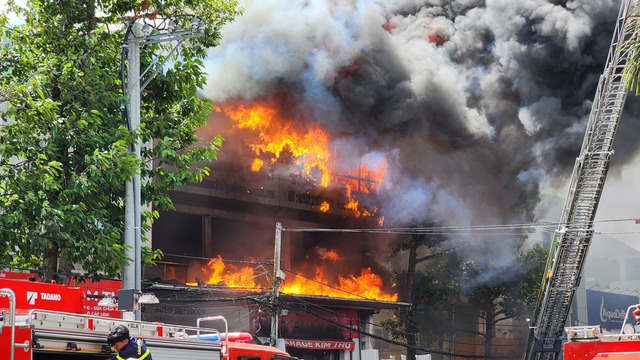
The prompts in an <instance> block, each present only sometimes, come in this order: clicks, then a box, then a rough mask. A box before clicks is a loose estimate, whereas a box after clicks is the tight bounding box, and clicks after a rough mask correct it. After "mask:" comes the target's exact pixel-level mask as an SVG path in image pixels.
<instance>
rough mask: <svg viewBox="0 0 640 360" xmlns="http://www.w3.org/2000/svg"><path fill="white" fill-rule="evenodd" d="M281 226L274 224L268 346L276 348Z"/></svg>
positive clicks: (282, 277)
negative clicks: (271, 297) (271, 296)
mask: <svg viewBox="0 0 640 360" xmlns="http://www.w3.org/2000/svg"><path fill="white" fill-rule="evenodd" d="M283 231H284V228H283V227H282V224H281V223H279V222H277V223H276V236H275V249H274V253H273V301H272V305H273V315H272V317H271V338H270V341H269V344H270V345H271V346H276V345H277V343H278V326H279V325H280V323H279V318H280V304H279V300H280V281H281V280H284V272H283V271H282V270H280V257H281V253H282V232H283Z"/></svg>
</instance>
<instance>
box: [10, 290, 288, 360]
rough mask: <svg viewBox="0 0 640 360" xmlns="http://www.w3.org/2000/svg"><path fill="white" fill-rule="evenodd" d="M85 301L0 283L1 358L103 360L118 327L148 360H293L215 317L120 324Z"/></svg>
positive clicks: (82, 295) (73, 294) (79, 295)
mask: <svg viewBox="0 0 640 360" xmlns="http://www.w3.org/2000/svg"><path fill="white" fill-rule="evenodd" d="M86 300H87V296H86V289H83V288H80V287H71V286H66V285H58V284H48V283H42V282H32V281H26V280H7V279H0V310H1V311H2V313H1V314H0V326H1V327H0V354H2V359H7V360H62V359H78V360H80V359H82V360H97V359H109V358H111V357H113V356H114V355H116V353H115V352H114V351H113V349H111V348H110V347H109V346H108V345H107V342H106V339H107V334H108V333H109V331H110V330H111V329H112V328H113V327H115V326H117V325H120V324H122V325H125V326H127V327H128V328H129V331H130V333H131V335H132V336H135V337H137V338H140V339H143V340H144V341H145V343H146V345H147V347H148V348H149V350H150V351H151V354H152V355H153V358H154V360H169V359H189V360H205V359H206V360H221V359H228V360H238V359H251V360H269V359H287V360H292V359H295V358H292V357H291V356H289V354H287V353H286V352H284V351H281V350H279V349H277V348H275V347H271V346H264V345H257V344H253V343H248V341H250V340H251V336H250V334H248V333H244V334H243V333H229V331H228V329H227V322H226V320H225V319H224V317H221V316H216V317H208V318H203V319H199V320H198V323H197V325H196V326H194V327H188V326H181V325H169V324H163V323H155V322H145V321H135V320H125V319H120V318H113V317H101V316H95V315H89V314H87V313H86ZM200 320H203V321H212V320H217V321H221V322H223V323H224V325H225V331H224V332H219V331H217V330H214V329H211V328H205V327H201V326H200V322H201V321H200ZM226 334H229V336H227V335H226Z"/></svg>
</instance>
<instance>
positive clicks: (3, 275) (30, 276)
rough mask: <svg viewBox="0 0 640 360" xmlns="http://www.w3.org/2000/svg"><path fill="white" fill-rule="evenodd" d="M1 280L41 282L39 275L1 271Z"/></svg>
mask: <svg viewBox="0 0 640 360" xmlns="http://www.w3.org/2000/svg"><path fill="white" fill-rule="evenodd" d="M0 279H14V280H40V277H39V276H38V274H32V273H24V272H14V271H0Z"/></svg>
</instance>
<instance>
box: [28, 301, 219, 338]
mask: <svg viewBox="0 0 640 360" xmlns="http://www.w3.org/2000/svg"><path fill="white" fill-rule="evenodd" d="M23 321H24V323H25V324H26V325H29V326H30V327H31V328H33V329H34V330H44V329H46V330H49V329H55V330H74V331H85V332H87V333H95V334H100V335H104V336H105V342H106V334H108V333H109V331H110V330H111V329H112V328H113V327H115V326H117V325H125V326H126V327H128V328H129V333H130V334H131V335H132V336H135V337H140V338H143V339H145V340H147V339H150V338H174V339H188V336H189V335H190V334H192V335H193V334H195V335H201V333H206V334H216V335H218V339H222V337H221V336H220V332H219V331H218V330H215V329H211V328H202V327H200V326H199V323H198V327H191V326H181V325H169V324H163V323H151V322H144V321H137V320H125V319H112V318H104V317H97V316H91V315H85V314H73V313H65V312H59V311H50V310H37V309H35V310H31V311H29V313H28V315H26V317H25V318H24V319H23ZM225 324H226V321H225ZM209 343H211V342H209ZM216 343H217V344H220V343H221V342H220V341H216Z"/></svg>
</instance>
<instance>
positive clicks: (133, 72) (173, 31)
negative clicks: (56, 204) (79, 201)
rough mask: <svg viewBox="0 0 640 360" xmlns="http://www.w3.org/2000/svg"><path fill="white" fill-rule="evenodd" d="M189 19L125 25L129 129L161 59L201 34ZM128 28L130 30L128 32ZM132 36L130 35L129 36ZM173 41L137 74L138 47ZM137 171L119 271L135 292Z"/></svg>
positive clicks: (128, 197)
mask: <svg viewBox="0 0 640 360" xmlns="http://www.w3.org/2000/svg"><path fill="white" fill-rule="evenodd" d="M183 18H190V19H191V21H190V25H191V26H190V28H189V29H185V30H182V29H181V28H180V24H178V23H177V22H176V20H175V19H174V18H172V17H165V16H162V15H158V14H157V13H153V15H152V16H150V17H149V18H147V17H146V15H145V14H136V17H135V18H134V19H133V20H132V22H131V23H130V24H129V28H128V29H127V35H126V36H125V40H124V41H125V43H124V46H123V48H124V49H126V51H127V52H128V54H127V61H128V67H127V86H126V93H125V94H124V95H125V96H128V97H129V104H128V109H127V119H128V124H127V125H128V128H129V131H132V132H136V131H137V130H138V127H139V126H140V93H141V91H142V90H144V88H145V87H146V86H147V84H149V82H150V81H151V80H152V79H153V78H154V77H155V75H156V73H157V71H158V69H160V68H162V66H163V65H164V64H165V62H166V61H167V60H168V59H169V58H171V56H172V55H173V53H174V52H175V50H176V49H178V48H179V47H180V45H181V44H182V42H183V41H184V40H185V39H189V38H196V37H200V36H203V35H204V22H203V21H202V20H201V19H200V18H199V17H197V16H193V15H191V16H186V17H183ZM129 30H130V31H131V33H129ZM129 35H132V36H129ZM165 42H174V44H173V46H172V47H171V50H170V51H169V53H168V54H167V55H166V56H164V60H163V61H162V62H161V63H160V64H158V61H157V60H158V59H157V58H156V59H153V61H152V62H151V64H150V65H149V66H148V67H147V68H146V69H145V71H144V72H143V73H142V74H140V47H141V46H144V45H147V44H157V43H165ZM152 68H155V69H156V70H155V72H153V73H151V74H149V75H148V76H147V78H146V79H144V80H145V81H144V83H143V77H144V76H145V74H146V73H147V71H149V70H150V69H152ZM141 146H142V144H141V141H140V137H139V136H138V137H137V140H136V142H135V144H134V145H133V147H132V149H131V152H132V153H133V154H134V155H135V157H136V159H140V147H141ZM140 172H141V169H139V170H137V171H136V173H135V174H134V176H133V179H132V180H131V181H127V183H126V185H125V211H124V213H125V219H124V227H125V229H124V245H125V247H126V250H125V256H126V257H127V258H128V259H131V260H133V261H132V263H130V264H126V265H125V266H124V268H123V272H122V289H133V290H134V292H139V291H140V290H141V287H142V250H141V248H142V216H141V207H142V205H141V204H142V200H141V191H140ZM123 318H125V319H131V320H140V311H136V312H135V313H133V312H128V311H125V312H123Z"/></svg>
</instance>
